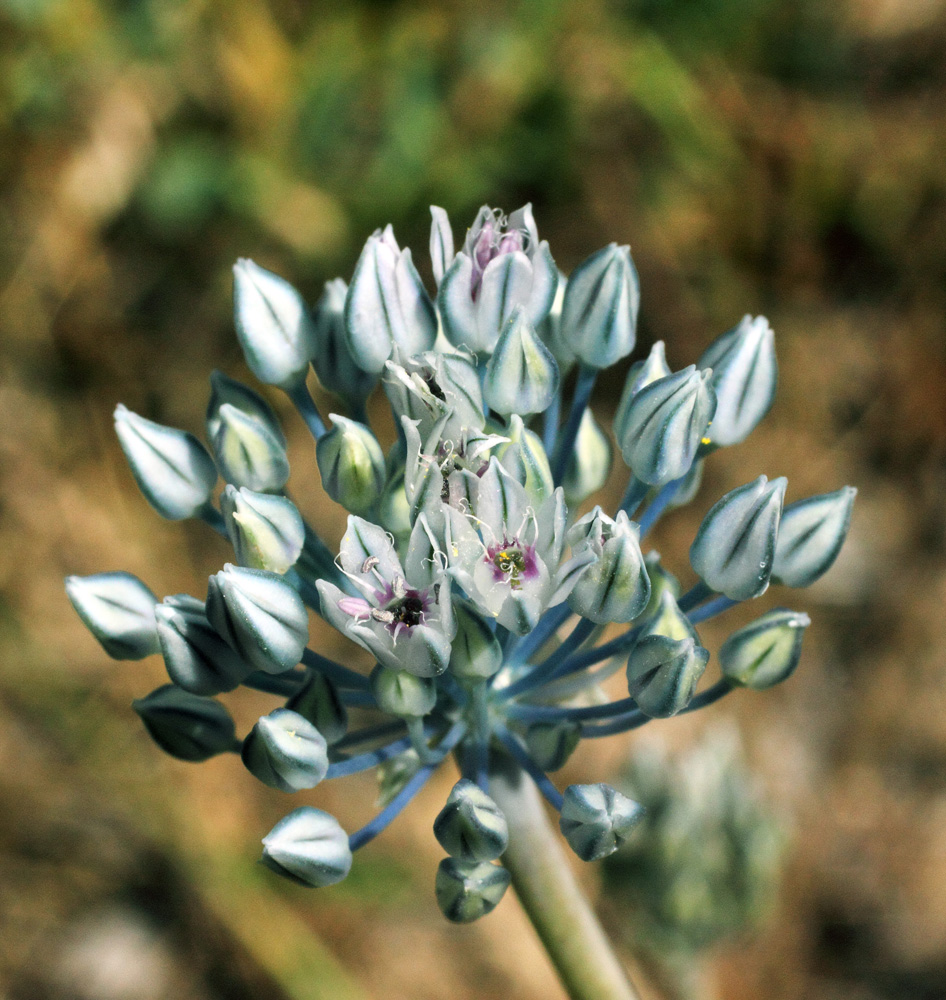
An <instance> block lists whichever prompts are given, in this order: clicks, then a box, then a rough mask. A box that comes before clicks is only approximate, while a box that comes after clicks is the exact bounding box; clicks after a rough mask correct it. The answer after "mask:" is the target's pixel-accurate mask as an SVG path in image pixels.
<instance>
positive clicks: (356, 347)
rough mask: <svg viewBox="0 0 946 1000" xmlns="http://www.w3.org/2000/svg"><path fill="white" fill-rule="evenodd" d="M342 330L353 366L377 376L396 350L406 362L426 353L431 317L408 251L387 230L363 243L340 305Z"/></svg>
mask: <svg viewBox="0 0 946 1000" xmlns="http://www.w3.org/2000/svg"><path fill="white" fill-rule="evenodd" d="M345 329H346V332H347V335H348V347H349V350H350V351H351V355H352V357H353V358H354V359H355V363H356V364H357V365H358V366H359V367H360V368H362V369H364V370H365V371H366V372H369V373H371V374H372V375H379V374H380V373H381V372H382V370H383V369H384V363H385V361H387V360H388V358H390V357H391V354H392V353H393V351H394V348H395V346H397V347H398V348H399V349H400V350H401V351H402V352H403V353H404V354H405V355H406V356H407V357H410V356H411V355H413V354H419V353H420V352H421V351H429V350H430V348H431V347H433V345H434V338H435V336H436V333H437V317H436V314H435V312H434V307H433V303H432V302H431V301H430V298H429V296H428V295H427V292H426V290H425V289H424V285H423V282H422V281H421V280H420V275H419V274H418V273H417V269H416V268H415V267H414V262H413V260H412V259H411V252H410V250H407V249H405V250H401V248H400V247H399V246H398V244H397V240H395V238H394V232H393V230H392V229H391V227H390V226H388V227H387V228H386V229H385V230H384V231H383V232H382V231H381V230H378V231H377V232H376V233H375V234H374V235H373V236H371V237H369V239H368V242H367V243H366V244H365V248H364V250H363V251H362V253H361V256H360V257H359V258H358V263H357V264H356V266H355V274H354V276H353V277H352V279H351V285H350V286H349V288H348V298H347V299H346V301H345Z"/></svg>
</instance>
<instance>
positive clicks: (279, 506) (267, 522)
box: [220, 485, 305, 573]
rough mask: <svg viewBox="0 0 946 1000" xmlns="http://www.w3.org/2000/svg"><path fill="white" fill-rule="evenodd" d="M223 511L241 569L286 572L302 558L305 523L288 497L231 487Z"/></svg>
mask: <svg viewBox="0 0 946 1000" xmlns="http://www.w3.org/2000/svg"><path fill="white" fill-rule="evenodd" d="M220 510H221V512H222V513H223V517H224V521H225V522H226V525H227V533H228V534H229V536H230V541H231V543H232V544H233V551H234V552H235V553H236V559H237V562H238V563H239V564H240V565H241V566H248V567H250V568H252V569H268V570H270V571H272V572H273V573H285V572H286V570H288V569H289V567H290V566H292V565H294V563H295V562H296V560H297V559H298V558H299V555H300V554H301V552H302V546H303V544H304V543H305V524H304V523H303V521H302V515H301V514H300V513H299V511H298V510H297V509H296V505H295V504H294V503H293V502H292V501H291V500H290V499H289V498H288V497H281V496H273V495H271V494H269V493H254V492H253V491H252V490H248V489H247V488H246V487H245V486H244V487H243V488H241V489H237V488H236V487H235V486H232V485H228V486H227V487H226V489H225V490H224V491H223V494H222V495H221V497H220Z"/></svg>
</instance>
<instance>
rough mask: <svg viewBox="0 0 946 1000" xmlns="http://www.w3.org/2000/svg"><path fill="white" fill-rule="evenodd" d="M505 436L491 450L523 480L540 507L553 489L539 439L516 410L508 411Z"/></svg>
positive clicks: (515, 476)
mask: <svg viewBox="0 0 946 1000" xmlns="http://www.w3.org/2000/svg"><path fill="white" fill-rule="evenodd" d="M506 438H507V439H508V440H506V441H504V442H503V443H501V444H499V445H497V446H496V447H495V448H494V449H493V451H492V454H493V455H495V456H496V457H497V458H498V459H499V464H500V465H501V466H502V467H503V468H504V469H505V470H506V471H507V472H508V473H509V475H510V476H512V478H513V479H515V480H516V482H518V483H522V485H523V486H524V487H525V488H526V492H527V493H528V494H529V496H530V497H531V498H532V502H533V503H534V504H535V505H536V507H539V506H541V505H542V503H543V502H544V501H545V500H547V499H548V498H549V497H550V496H551V495H552V494H553V493H554V492H555V482H554V480H553V479H552V470H551V468H550V466H549V459H548V455H546V454H545V448H544V447H543V446H542V440H541V438H540V437H539V436H538V435H537V434H535V433H534V432H533V431H530V430H529V429H528V428H527V427H526V426H525V425H524V424H523V422H522V417H520V416H519V414H518V413H513V414H510V417H509V429H508V430H507V431H506Z"/></svg>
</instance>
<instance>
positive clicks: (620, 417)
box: [614, 340, 672, 441]
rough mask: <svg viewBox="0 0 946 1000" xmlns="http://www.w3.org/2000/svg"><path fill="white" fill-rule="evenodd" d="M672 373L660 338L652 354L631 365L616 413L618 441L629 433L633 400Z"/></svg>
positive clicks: (615, 425)
mask: <svg viewBox="0 0 946 1000" xmlns="http://www.w3.org/2000/svg"><path fill="white" fill-rule="evenodd" d="M670 374H672V373H671V371H670V366H669V365H668V364H667V356H666V354H665V352H664V342H663V341H662V340H658V341H657V342H656V343H655V344H654V346H653V347H652V348H651V349H650V354H648V355H647V357H646V358H644V360H643V361H635V362H634V364H632V365H631V367H630V369H629V370H628V373H627V378H626V379H625V381H624V390H623V391H622V393H621V401H620V403H618V408H617V412H616V413H615V414H614V436H615V438H616V439H617V440H618V441H623V440H624V438H625V437H626V434H627V411H628V408H629V407H630V405H631V400H632V399H633V398H634V397H635V396H636V395H637V394H638V393H639V392H640V391H641V389H643V388H644V387H645V386H648V385H650V383H651V382H656V381H657V379H659V378H666V376H668V375H670Z"/></svg>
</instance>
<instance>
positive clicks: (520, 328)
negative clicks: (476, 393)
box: [483, 306, 559, 416]
mask: <svg viewBox="0 0 946 1000" xmlns="http://www.w3.org/2000/svg"><path fill="white" fill-rule="evenodd" d="M558 382H559V374H558V365H557V364H556V363H555V358H553V357H552V355H551V353H550V352H549V349H548V348H547V347H546V346H545V345H544V344H543V343H542V341H541V340H539V338H538V337H537V336H536V334H535V328H534V327H533V326H532V324H531V323H530V322H529V319H528V317H527V316H526V313H525V310H524V309H523V308H522V307H519V306H517V307H516V308H515V309H514V310H513V312H512V314H511V315H510V317H509V319H508V320H507V322H506V324H505V325H504V326H503V329H502V333H501V334H500V335H499V340H498V341H497V343H496V348H495V350H494V351H493V355H492V357H491V358H490V359H489V362H488V363H487V366H486V381H485V382H484V384H483V395H484V397H485V399H486V402H487V404H488V405H489V406H490V407H491V408H492V409H493V410H495V411H496V412H497V413H501V414H503V415H504V416H506V415H508V414H510V413H519V414H526V413H541V412H542V411H543V410H545V409H547V408H548V406H549V404H550V403H551V402H552V398H553V397H554V395H555V393H556V392H557V391H558Z"/></svg>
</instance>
